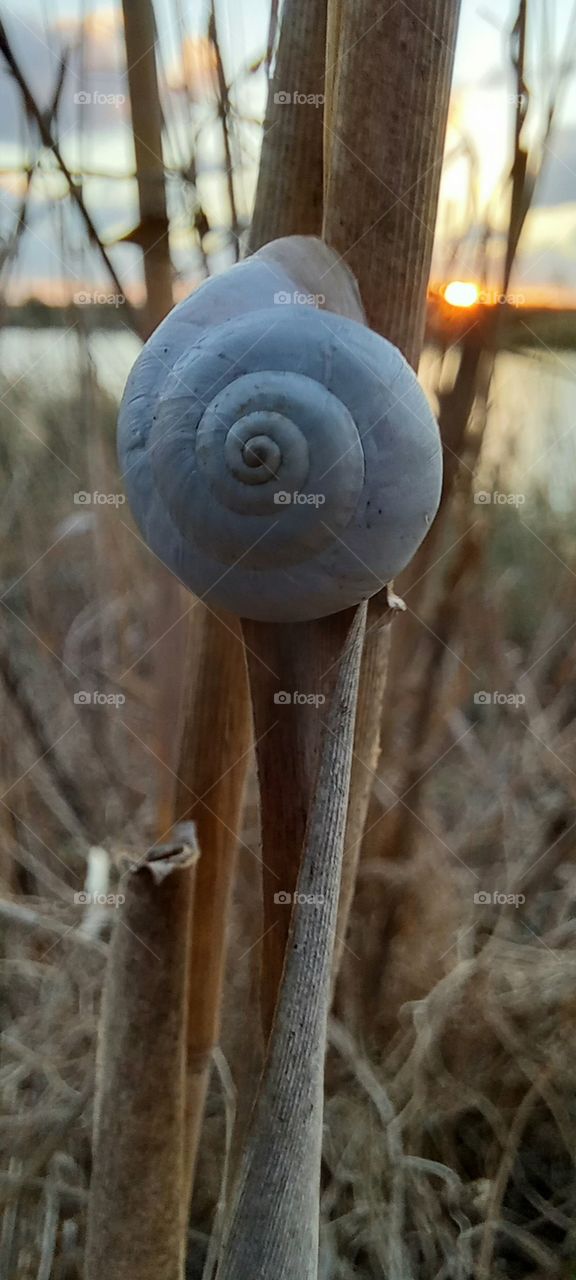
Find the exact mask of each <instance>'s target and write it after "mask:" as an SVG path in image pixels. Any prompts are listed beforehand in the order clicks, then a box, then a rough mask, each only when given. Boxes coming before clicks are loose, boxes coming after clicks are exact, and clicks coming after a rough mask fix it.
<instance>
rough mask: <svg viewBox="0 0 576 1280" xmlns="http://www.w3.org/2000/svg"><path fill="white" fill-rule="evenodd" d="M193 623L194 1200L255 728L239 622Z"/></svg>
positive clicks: (186, 757) (190, 1107) (189, 664)
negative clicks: (195, 845) (197, 851)
mask: <svg viewBox="0 0 576 1280" xmlns="http://www.w3.org/2000/svg"><path fill="white" fill-rule="evenodd" d="M190 623H191V625H190V628H189V635H188V655H187V661H186V671H185V679H184V687H185V690H186V693H185V699H186V715H185V720H184V725H183V732H182V739H181V743H180V752H179V760H178V766H177V770H176V772H177V781H176V791H175V797H174V807H175V812H176V814H177V816H178V818H179V819H182V818H184V819H185V820H186V821H189V820H193V821H194V824H195V827H196V832H197V837H198V844H199V847H200V849H201V850H202V852H203V854H204V855H205V856H203V857H202V858H201V859H200V861H199V863H198V866H197V868H196V872H195V876H194V894H193V907H192V928H191V941H190V956H189V965H190V982H189V989H188V1010H187V1016H186V1018H187V1099H186V1114H187V1120H186V1130H187V1136H186V1178H187V1183H188V1187H189V1190H190V1191H191V1187H192V1182H193V1177H194V1168H195V1164H196V1158H197V1154H198V1144H199V1139H200V1132H201V1126H202V1119H203V1115H204V1103H205V1098H206V1090H207V1087H208V1082H209V1078H210V1069H211V1065H212V1053H213V1050H214V1049H215V1047H216V1046H217V1044H218V1041H219V1036H220V1006H221V1002H222V988H223V984H224V968H225V960H226V940H227V927H228V915H229V904H230V895H231V890H232V882H233V876H234V868H235V863H236V853H237V848H238V841H239V838H240V825H241V817H242V802H243V796H244V785H245V780H246V772H247V767H248V761H249V756H250V743H251V722H250V703H249V698H248V684H247V676H246V660H245V656H244V646H243V644H242V636H241V632H240V624H239V622H238V621H237V620H236V619H235V618H226V619H224V617H222V618H220V617H218V616H217V615H216V614H215V613H213V612H210V613H209V612H208V610H207V609H205V608H204V606H203V605H200V604H198V605H196V606H195V607H194V609H193V612H192V615H191V619H190ZM226 693H228V694H229V697H226V696H224V695H225V694H226Z"/></svg>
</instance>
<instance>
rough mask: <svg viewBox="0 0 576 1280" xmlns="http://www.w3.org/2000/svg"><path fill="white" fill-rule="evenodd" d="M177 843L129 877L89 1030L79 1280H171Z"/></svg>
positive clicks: (178, 1007) (177, 1262) (183, 897)
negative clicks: (84, 1223)
mask: <svg viewBox="0 0 576 1280" xmlns="http://www.w3.org/2000/svg"><path fill="white" fill-rule="evenodd" d="M195 856H196V853H195V850H194V849H193V848H192V846H191V845H190V844H189V843H183V842H179V843H177V844H174V845H171V846H166V847H165V848H160V847H159V848H158V849H156V850H153V851H152V852H151V853H150V854H149V855H148V857H147V858H146V860H145V861H143V862H142V863H141V864H139V865H137V866H136V867H135V869H133V870H131V871H129V872H128V873H127V876H126V878H125V881H124V892H125V901H124V904H123V906H122V907H121V908H120V914H119V918H118V922H117V924H116V928H115V931H114V937H113V940H112V944H111V955H110V962H109V965H108V970H107V981H106V988H105V993H104V1005H103V1012H102V1021H101V1027H100V1052H99V1063H98V1079H97V1089H96V1117H95V1136H94V1161H93V1173H92V1184H91V1193H90V1204H89V1213H88V1239H87V1248H86V1277H87V1280H101V1277H102V1276H106V1277H107V1280H134V1277H136V1276H137V1277H138V1280H158V1277H159V1276H162V1280H182V1277H183V1270H184V1243H185V1238H186V1208H187V1206H186V1204H185V1201H184V1198H183V1195H182V1186H183V1175H184V1155H185V1152H184V1127H183V1124H182V1117H183V1114H184V1101H185V1061H186V1044H185V1035H186V1030H185V1021H184V1019H183V1017H182V1009H183V1007H184V1000H185V988H186V981H187V958H188V957H187V948H188V930H187V927H186V926H187V919H188V914H189V909H190V895H189V893H188V892H187V886H188V885H189V877H190V864H191V861H192V859H193V858H194V857H195Z"/></svg>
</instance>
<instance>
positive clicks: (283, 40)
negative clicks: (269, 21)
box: [249, 0, 326, 251]
mask: <svg viewBox="0 0 576 1280" xmlns="http://www.w3.org/2000/svg"><path fill="white" fill-rule="evenodd" d="M325 46H326V0H286V3H285V5H284V9H283V13H282V24H281V28H280V35H279V39H278V51H277V54H276V63H275V67H274V73H273V76H272V78H271V80H270V83H269V90H268V104H267V108H266V117H265V120H264V136H263V139H262V153H261V157H260V170H259V173H258V185H257V188H256V202H255V206H254V213H253V216H252V223H251V226H250V235H249V247H250V250H251V251H254V250H255V249H259V248H260V247H261V246H262V245H263V244H267V243H268V241H269V240H274V239H276V238H277V237H280V236H291V235H320V231H321V228H322V186H323V180H322V172H323V169H322V116H323V110H322V103H321V102H320V103H316V105H315V104H314V103H312V102H302V101H300V102H298V101H295V100H294V95H295V94H296V93H298V94H300V95H304V96H305V97H307V98H308V97H312V98H317V97H318V96H320V97H322V98H323V95H324V65H325ZM287 95H288V96H289V101H286V97H287Z"/></svg>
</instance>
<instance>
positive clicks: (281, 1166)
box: [217, 605, 366, 1280]
mask: <svg viewBox="0 0 576 1280" xmlns="http://www.w3.org/2000/svg"><path fill="white" fill-rule="evenodd" d="M365 621H366V606H365V605H361V606H359V607H358V608H357V609H353V610H347V611H346V612H345V613H341V614H336V615H334V616H333V617H331V618H326V619H323V620H321V622H319V623H317V624H315V625H316V627H317V628H318V630H319V631H322V632H324V635H322V636H320V635H317V638H318V640H319V642H320V643H321V646H322V648H324V649H325V650H328V649H332V652H333V654H334V655H335V661H336V676H335V680H334V683H333V689H332V692H331V695H330V697H329V699H328V703H327V706H326V708H325V714H324V717H323V718H324V721H325V724H324V731H323V735H322V742H321V749H320V759H319V769H318V773H317V776H316V779H315V781H316V786H315V792H314V800H313V803H312V807H311V811H310V820H309V824H308V829H307V835H306V842H305V848H304V853H303V857H302V866H301V870H300V874H299V877H298V882H297V884H298V890H297V891H298V895H299V897H298V901H297V903H296V904H295V906H294V910H293V915H292V923H291V928H290V935H289V940H288V950H287V956H286V966H285V970H284V975H283V979H282V984H281V988H280V993H279V999H278V1006H277V1011H276V1017H275V1020H274V1025H273V1029H272V1035H271V1037H270V1043H269V1051H268V1056H267V1060H266V1064H265V1069H264V1074H263V1077H262V1082H261V1086H260V1089H259V1093H258V1096H257V1099H256V1104H255V1108H254V1113H253V1117H252V1124H251V1128H250V1131H249V1134H248V1138H247V1143H246V1147H245V1151H244V1155H243V1158H242V1161H241V1165H240V1170H239V1176H238V1181H237V1186H236V1193H235V1198H234V1202H233V1205H232V1209H231V1212H230V1215H229V1218H228V1222H227V1225H226V1228H225V1233H224V1242H223V1247H222V1251H221V1258H220V1265H219V1268H218V1272H217V1277H218V1280H244V1278H245V1277H246V1280H248V1277H252V1276H256V1275H258V1276H259V1277H260V1280H280V1277H290V1280H315V1277H316V1276H317V1274H318V1235H319V1184H320V1162H321V1154H322V1113H323V1082H324V1053H325V1044H326V1028H327V1020H328V1009H329V1003H330V990H331V968H332V950H333V938H334V929H335V926H336V918H337V911H338V896H339V886H340V869H341V857H342V846H343V839H344V829H345V822H346V805H347V799H348V787H349V780H350V763H351V758H352V742H353V733H354V715H355V707H356V696H357V688H358V676H359V669H360V658H361V653H362V640H363V634H364V627H365ZM336 655H337V657H336Z"/></svg>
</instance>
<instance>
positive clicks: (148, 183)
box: [122, 0, 173, 337]
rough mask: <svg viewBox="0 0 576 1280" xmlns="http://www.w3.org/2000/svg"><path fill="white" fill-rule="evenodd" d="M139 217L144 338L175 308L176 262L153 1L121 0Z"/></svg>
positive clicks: (137, 236)
mask: <svg viewBox="0 0 576 1280" xmlns="http://www.w3.org/2000/svg"><path fill="white" fill-rule="evenodd" d="M122 12H123V15H124V37H125V40H126V57H127V62H128V88H129V90H130V110H131V113H132V134H133V137H134V152H135V155H136V181H137V184H138V202H139V205H140V221H139V224H138V227H137V228H136V230H135V231H132V232H131V234H130V239H131V240H132V241H133V242H134V243H136V244H139V245H140V248H141V249H142V252H143V263H144V278H145V281H146V309H145V319H144V329H145V335H144V336H145V337H148V335H149V334H150V333H152V331H153V330H154V329H155V328H156V326H157V325H158V324H159V323H160V321H161V320H162V319H163V318H164V316H165V315H167V314H168V312H169V311H170V308H171V307H172V302H173V298H172V263H171V261H170V246H169V243H168V229H169V224H168V213H167V209H166V190H165V185H164V162H163V159H162V108H161V105H160V96H159V92H158V76H157V72H156V53H155V49H156V23H155V20H154V10H153V7H152V4H151V3H150V2H149V0H140V3H139V4H138V5H135V4H133V3H132V2H131V0H122Z"/></svg>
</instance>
